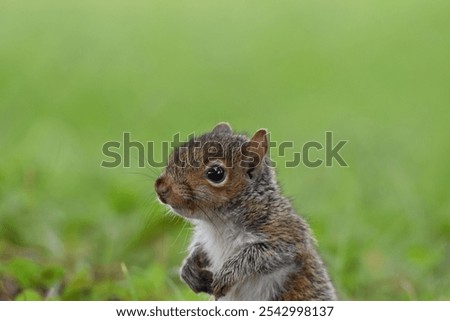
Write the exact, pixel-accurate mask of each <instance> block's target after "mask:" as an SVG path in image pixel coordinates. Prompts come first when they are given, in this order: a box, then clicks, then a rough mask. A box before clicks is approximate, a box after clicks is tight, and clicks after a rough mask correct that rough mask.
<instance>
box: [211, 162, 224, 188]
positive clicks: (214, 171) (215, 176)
mask: <svg viewBox="0 0 450 321" xmlns="http://www.w3.org/2000/svg"><path fill="white" fill-rule="evenodd" d="M206 176H207V177H208V179H209V180H210V181H211V182H213V183H215V184H219V183H221V182H223V180H224V179H225V170H224V169H223V168H222V167H221V166H213V167H211V168H209V169H208V170H207V172H206Z"/></svg>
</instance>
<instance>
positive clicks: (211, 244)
mask: <svg viewBox="0 0 450 321" xmlns="http://www.w3.org/2000/svg"><path fill="white" fill-rule="evenodd" d="M258 241H261V239H260V238H258V236H257V235H253V234H251V233H248V232H246V231H244V230H243V229H242V228H240V227H238V226H235V225H225V226H224V224H221V226H220V229H219V228H218V227H217V226H215V225H213V224H211V223H210V222H205V221H197V222H195V233H194V238H193V244H200V245H201V247H202V248H203V250H204V251H205V252H206V254H207V256H208V259H209V260H210V263H211V267H210V268H209V269H210V270H211V272H213V274H216V273H217V272H218V271H219V270H220V269H221V268H222V266H223V264H224V263H225V262H226V261H227V259H228V258H230V257H231V256H233V255H234V254H236V253H238V252H239V251H240V250H241V249H242V248H244V247H245V246H247V245H250V244H252V243H255V242H258ZM293 268H294V266H293V265H289V266H285V267H283V268H281V269H279V270H277V271H274V272H272V273H270V274H264V275H256V274H255V275H254V276H251V277H249V278H247V279H245V280H241V281H240V282H238V283H237V284H235V285H234V286H233V287H232V288H231V289H230V290H229V292H228V293H227V295H226V296H224V297H222V298H220V300H261V301H264V300H270V299H272V298H273V297H274V296H275V295H276V294H277V293H279V292H280V291H282V289H283V284H284V283H285V281H286V278H287V276H288V274H289V273H290V272H292V270H293Z"/></svg>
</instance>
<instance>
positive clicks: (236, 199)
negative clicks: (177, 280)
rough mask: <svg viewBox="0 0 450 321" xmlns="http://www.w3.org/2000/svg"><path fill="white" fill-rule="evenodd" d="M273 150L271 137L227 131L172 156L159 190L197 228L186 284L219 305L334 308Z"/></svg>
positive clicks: (308, 233) (330, 291)
mask: <svg viewBox="0 0 450 321" xmlns="http://www.w3.org/2000/svg"><path fill="white" fill-rule="evenodd" d="M267 148H268V141H267V132H266V130H264V129H260V130H259V131H257V132H256V133H255V134H254V135H253V137H252V138H251V139H249V138H248V137H247V136H245V135H239V134H234V133H233V132H232V130H231V128H230V126H229V125H228V124H226V123H221V124H218V125H217V126H216V127H215V128H214V129H213V130H212V131H211V132H210V133H207V134H204V135H202V136H200V137H198V138H193V139H191V140H190V141H189V142H188V143H186V144H184V145H182V146H180V147H178V148H176V149H175V151H174V152H173V153H172V155H171V156H170V158H169V160H168V164H167V166H166V169H165V171H164V172H163V174H162V175H161V176H160V177H159V178H158V179H157V181H156V182H155V189H156V191H157V194H158V197H159V199H160V201H161V202H162V203H164V204H166V205H168V206H169V207H170V208H171V209H172V210H173V211H174V212H176V213H178V214H179V215H181V216H183V217H184V218H186V219H187V220H189V221H190V222H192V223H193V225H194V226H195V229H194V236H193V238H192V242H191V246H190V254H189V256H188V257H187V258H186V260H185V262H184V264H183V267H182V269H181V277H182V279H183V280H184V281H185V282H186V283H187V284H188V285H189V286H190V287H191V289H192V290H194V291H195V292H206V293H210V294H212V295H214V297H215V298H216V299H219V300H336V294H335V290H334V288H333V285H332V283H331V281H330V278H329V276H328V273H327V271H326V268H325V267H324V264H323V262H322V260H321V258H320V256H319V255H318V253H317V251H316V246H315V241H314V239H313V237H312V234H311V231H310V229H309V226H308V224H307V223H306V222H305V220H304V219H303V218H301V217H300V216H298V215H297V214H296V213H295V211H294V210H293V208H292V206H291V204H290V202H289V200H288V199H287V198H285V197H284V196H283V195H282V193H281V191H280V188H279V186H278V184H277V182H276V176H275V172H274V170H273V168H272V167H271V166H270V160H269V158H268V157H267V155H266V154H267Z"/></svg>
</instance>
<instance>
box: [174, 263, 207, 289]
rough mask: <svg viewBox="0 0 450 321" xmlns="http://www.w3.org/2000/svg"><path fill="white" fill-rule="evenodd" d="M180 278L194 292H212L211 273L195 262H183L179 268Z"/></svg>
mask: <svg viewBox="0 0 450 321" xmlns="http://www.w3.org/2000/svg"><path fill="white" fill-rule="evenodd" d="M181 278H182V279H183V281H184V282H186V284H187V285H188V286H189V287H190V288H191V289H192V291H194V292H195V293H199V292H205V293H208V294H212V293H213V291H212V286H211V284H212V280H213V274H212V273H211V272H210V271H208V270H205V269H202V268H200V267H198V266H197V265H195V264H185V265H183V267H182V268H181Z"/></svg>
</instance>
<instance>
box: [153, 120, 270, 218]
mask: <svg viewBox="0 0 450 321" xmlns="http://www.w3.org/2000/svg"><path fill="white" fill-rule="evenodd" d="M267 149H268V140H267V131H266V130H265V129H260V130H258V131H257V132H256V133H255V134H254V135H253V136H252V137H251V138H248V137H247V136H245V135H241V134H235V133H233V131H232V129H231V127H230V125H229V124H227V123H219V124H217V125H216V126H215V127H214V129H213V130H212V131H211V132H209V133H206V134H203V135H201V136H199V137H194V138H192V139H190V140H189V141H188V142H187V143H185V144H183V145H181V146H179V147H177V148H175V150H174V151H173V152H172V154H171V155H170V157H169V160H168V162H167V166H166V168H165V170H164V172H163V173H162V174H161V176H160V177H159V178H158V179H157V180H156V182H155V190H156V193H157V194H158V198H159V200H160V201H161V202H162V203H164V204H166V205H168V206H169V207H170V208H171V209H172V210H173V211H174V212H176V213H178V214H179V215H181V216H184V217H186V218H193V219H210V217H209V216H210V215H212V213H218V212H219V213H220V212H224V211H226V209H227V206H228V205H229V204H230V203H231V202H232V201H233V200H235V199H236V198H238V197H240V196H245V194H246V193H248V191H249V189H250V190H251V189H252V186H254V185H255V184H257V181H258V179H259V178H260V177H261V176H263V175H267V173H271V171H268V170H267V169H268V167H269V159H268V157H267V156H266V153H267Z"/></svg>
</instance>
